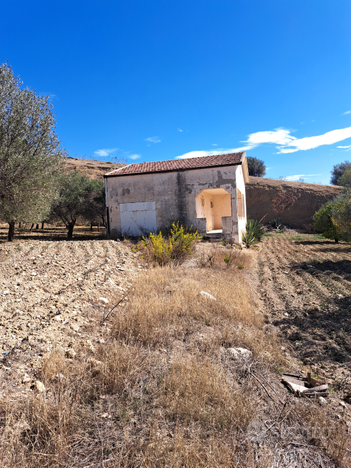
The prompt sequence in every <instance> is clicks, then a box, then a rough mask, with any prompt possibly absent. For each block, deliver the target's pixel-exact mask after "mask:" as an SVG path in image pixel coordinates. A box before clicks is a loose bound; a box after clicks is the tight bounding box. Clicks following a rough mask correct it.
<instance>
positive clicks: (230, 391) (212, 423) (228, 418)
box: [161, 356, 252, 431]
mask: <svg viewBox="0 0 351 468" xmlns="http://www.w3.org/2000/svg"><path fill="white" fill-rule="evenodd" d="M161 404H163V405H164V407H165V411H166V414H167V415H168V416H169V417H171V418H172V419H174V420H175V421H177V422H182V423H183V424H184V423H185V424H186V425H189V424H191V423H192V422H199V423H200V424H201V425H202V426H203V427H205V428H207V429H211V428H221V429H223V430H228V431H229V430H233V429H241V430H244V429H245V428H246V427H247V425H248V423H249V421H250V420H251V417H252V414H251V411H252V402H251V399H250V395H249V394H246V395H243V394H242V392H241V390H240V389H239V387H238V385H237V384H236V382H235V381H234V380H233V379H231V380H229V377H228V376H227V375H226V374H225V373H224V372H223V371H222V370H221V369H220V367H219V365H218V364H214V363H213V362H211V361H210V360H209V359H207V358H205V359H203V360H201V359H198V358H196V357H182V356H176V357H174V358H173V361H172V367H171V369H170V370H169V371H168V372H167V373H166V374H165V376H164V394H163V396H162V397H161Z"/></svg>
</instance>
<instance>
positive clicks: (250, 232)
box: [242, 219, 264, 247]
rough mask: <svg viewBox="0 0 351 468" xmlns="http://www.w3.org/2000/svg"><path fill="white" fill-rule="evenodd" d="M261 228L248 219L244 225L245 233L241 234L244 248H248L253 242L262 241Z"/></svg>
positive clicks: (253, 220) (257, 223)
mask: <svg viewBox="0 0 351 468" xmlns="http://www.w3.org/2000/svg"><path fill="white" fill-rule="evenodd" d="M263 234H264V232H263V227H262V226H261V225H260V223H259V222H258V221H256V220H255V219H249V220H248V221H247V223H246V231H245V232H244V233H243V236H242V241H243V243H244V244H245V245H246V247H250V246H251V245H252V244H254V243H255V242H259V241H260V240H261V239H262V236H263Z"/></svg>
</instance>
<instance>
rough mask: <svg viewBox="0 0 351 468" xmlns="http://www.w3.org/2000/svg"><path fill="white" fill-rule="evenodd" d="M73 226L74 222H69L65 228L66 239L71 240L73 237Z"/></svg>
mask: <svg viewBox="0 0 351 468" xmlns="http://www.w3.org/2000/svg"><path fill="white" fill-rule="evenodd" d="M74 224H75V222H71V223H69V225H68V226H67V239H72V237H73V228H74Z"/></svg>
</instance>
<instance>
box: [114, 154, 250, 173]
mask: <svg viewBox="0 0 351 468" xmlns="http://www.w3.org/2000/svg"><path fill="white" fill-rule="evenodd" d="M244 154H245V153H230V154H219V155H216V156H203V157H198V158H188V159H172V160H170V161H155V162H148V163H138V164H130V165H129V166H124V167H121V168H120V169H116V170H115V171H112V172H109V173H108V174H106V175H105V177H117V176H123V175H130V174H147V173H150V172H169V171H181V170H187V169H202V168H206V167H216V166H230V165H231V164H240V163H241V162H242V159H243V155H244Z"/></svg>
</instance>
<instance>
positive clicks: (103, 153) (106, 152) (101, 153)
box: [94, 148, 118, 157]
mask: <svg viewBox="0 0 351 468" xmlns="http://www.w3.org/2000/svg"><path fill="white" fill-rule="evenodd" d="M116 151H118V148H106V149H99V150H97V151H94V154H96V155H97V156H102V157H104V156H110V154H112V153H115V152H116Z"/></svg>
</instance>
